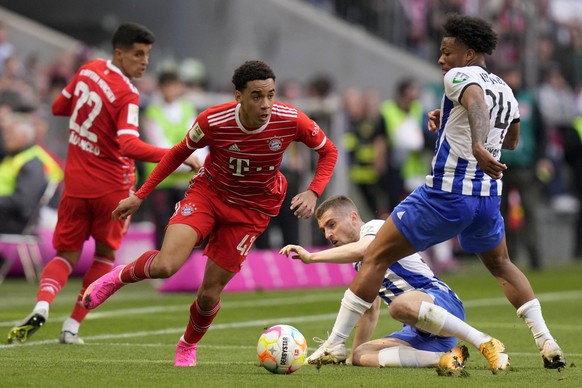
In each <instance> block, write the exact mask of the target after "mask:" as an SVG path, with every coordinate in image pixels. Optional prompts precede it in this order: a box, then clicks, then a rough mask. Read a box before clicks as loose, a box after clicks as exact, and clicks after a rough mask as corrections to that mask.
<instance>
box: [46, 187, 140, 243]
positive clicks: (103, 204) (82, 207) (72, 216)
mask: <svg viewBox="0 0 582 388" xmlns="http://www.w3.org/2000/svg"><path fill="white" fill-rule="evenodd" d="M128 196H129V192H128V191H127V190H123V191H115V192H113V193H109V194H106V195H104V196H102V197H100V198H77V197H69V196H67V193H66V192H65V193H64V194H63V197H62V198H61V202H60V203H59V209H58V221H57V226H56V228H55V233H54V236H53V246H54V248H55V249H56V250H59V251H80V250H81V249H82V248H83V244H84V242H85V241H87V240H88V239H89V237H93V238H94V239H95V241H98V242H101V243H104V244H106V245H107V246H108V247H110V248H111V249H113V250H117V249H118V248H119V245H121V239H122V238H123V236H124V235H125V232H126V231H127V225H129V218H128V219H127V220H124V221H115V222H114V221H112V219H111V212H112V211H113V210H114V209H115V208H116V207H117V204H118V203H119V201H121V200H122V199H125V198H127V197H128Z"/></svg>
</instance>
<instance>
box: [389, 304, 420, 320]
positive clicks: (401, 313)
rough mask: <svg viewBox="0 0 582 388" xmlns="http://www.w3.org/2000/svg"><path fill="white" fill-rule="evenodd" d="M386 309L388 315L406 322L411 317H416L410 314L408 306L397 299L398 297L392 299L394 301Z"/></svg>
mask: <svg viewBox="0 0 582 388" xmlns="http://www.w3.org/2000/svg"><path fill="white" fill-rule="evenodd" d="M388 311H389V313H390V316H391V317H392V318H394V319H396V320H397V321H399V322H408V321H410V320H411V318H414V319H416V317H415V316H414V315H413V314H412V311H411V309H410V306H409V305H408V304H407V303H405V302H401V301H399V300H398V298H396V299H394V301H393V302H392V303H391V304H390V308H389V309H388ZM414 319H413V320H414Z"/></svg>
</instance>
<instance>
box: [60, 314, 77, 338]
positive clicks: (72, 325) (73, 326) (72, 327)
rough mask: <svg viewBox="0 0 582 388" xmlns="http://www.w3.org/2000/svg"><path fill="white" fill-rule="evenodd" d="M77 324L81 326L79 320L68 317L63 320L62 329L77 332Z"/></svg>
mask: <svg viewBox="0 0 582 388" xmlns="http://www.w3.org/2000/svg"><path fill="white" fill-rule="evenodd" d="M79 326H81V323H80V322H77V321H76V320H74V319H73V318H70V317H69V318H67V319H65V322H63V331H70V332H71V333H73V334H77V333H79Z"/></svg>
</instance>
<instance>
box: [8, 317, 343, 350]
mask: <svg viewBox="0 0 582 388" xmlns="http://www.w3.org/2000/svg"><path fill="white" fill-rule="evenodd" d="M335 317H336V314H335V313H333V314H320V315H309V316H303V317H281V318H271V319H260V320H256V321H245V322H232V323H218V324H216V325H212V326H211V327H210V329H209V330H213V331H214V330H223V329H237V328H241V327H255V326H258V327H261V328H262V327H268V326H271V325H275V324H277V323H280V322H285V323H288V324H291V323H304V322H318V321H326V320H332V319H334V318H335ZM183 333H184V327H183V326H182V327H174V328H168V329H162V330H152V331H138V332H133V333H121V334H101V335H94V336H83V339H85V340H109V339H118V338H137V337H149V336H153V335H166V334H183ZM57 342H58V341H57V340H56V339H54V340H44V341H31V342H26V343H24V344H11V345H1V344H0V349H5V348H14V347H18V346H37V345H46V344H53V343H57Z"/></svg>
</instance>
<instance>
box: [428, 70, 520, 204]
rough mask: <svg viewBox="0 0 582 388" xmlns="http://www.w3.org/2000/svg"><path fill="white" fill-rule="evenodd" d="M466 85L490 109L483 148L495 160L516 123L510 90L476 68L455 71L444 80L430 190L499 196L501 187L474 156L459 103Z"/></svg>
mask: <svg viewBox="0 0 582 388" xmlns="http://www.w3.org/2000/svg"><path fill="white" fill-rule="evenodd" d="M469 85H479V86H480V87H481V89H482V90H483V94H484V96H485V102H486V103H487V106H488V108H489V116H490V128H491V129H490V131H489V134H488V136H487V140H486V141H485V148H486V149H487V150H488V151H489V152H490V153H491V154H492V155H493V157H494V158H495V159H497V160H499V158H500V157H501V145H502V144H503V139H504V138H505V135H506V134H507V129H508V128H509V125H510V124H511V123H512V122H515V121H519V110H518V103H517V100H516V99H515V97H514V95H513V92H512V91H511V88H510V87H509V86H507V84H506V83H505V82H504V81H503V80H502V79H501V78H499V77H498V76H496V75H495V74H492V73H489V72H488V71H487V70H486V69H484V68H482V67H479V66H466V67H456V68H453V69H451V70H449V71H448V72H447V73H446V74H445V76H444V86H445V95H444V97H443V101H442V104H441V126H440V128H439V131H438V140H437V144H436V149H435V155H434V157H433V160H432V169H431V175H428V176H427V177H426V184H427V186H429V187H432V188H435V189H439V190H443V191H447V192H450V193H455V194H462V195H475V196H499V195H501V190H502V183H501V180H500V179H492V178H491V177H490V176H489V175H487V174H485V173H484V172H483V171H482V170H481V169H480V168H479V165H478V163H477V160H476V159H475V157H474V156H473V152H472V149H471V148H472V147H471V129H470V128H469V117H468V113H467V110H466V109H465V108H464V107H463V106H462V105H461V104H460V103H459V101H460V100H461V97H462V96H463V93H464V91H465V90H466V89H467V87H468V86H469Z"/></svg>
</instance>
